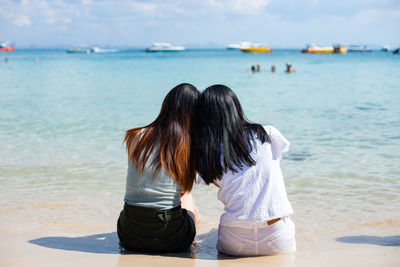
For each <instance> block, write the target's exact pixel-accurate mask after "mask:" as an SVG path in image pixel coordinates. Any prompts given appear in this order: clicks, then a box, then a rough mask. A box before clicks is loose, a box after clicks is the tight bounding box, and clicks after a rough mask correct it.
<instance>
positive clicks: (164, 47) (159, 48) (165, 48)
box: [146, 42, 185, 52]
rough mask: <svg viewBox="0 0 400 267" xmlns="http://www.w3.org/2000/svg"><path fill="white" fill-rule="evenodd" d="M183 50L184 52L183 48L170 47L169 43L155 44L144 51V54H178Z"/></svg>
mask: <svg viewBox="0 0 400 267" xmlns="http://www.w3.org/2000/svg"><path fill="white" fill-rule="evenodd" d="M183 50H185V47H184V46H172V45H171V44H169V43H161V42H155V43H153V44H152V45H151V46H150V47H149V48H147V49H146V52H178V51H183Z"/></svg>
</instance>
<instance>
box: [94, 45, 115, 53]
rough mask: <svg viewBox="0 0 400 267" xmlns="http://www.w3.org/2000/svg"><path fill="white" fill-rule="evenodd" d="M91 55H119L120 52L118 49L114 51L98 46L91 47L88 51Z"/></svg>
mask: <svg viewBox="0 0 400 267" xmlns="http://www.w3.org/2000/svg"><path fill="white" fill-rule="evenodd" d="M90 52H91V53H119V52H121V50H119V49H114V48H101V47H98V46H93V47H92V48H91V49H90Z"/></svg>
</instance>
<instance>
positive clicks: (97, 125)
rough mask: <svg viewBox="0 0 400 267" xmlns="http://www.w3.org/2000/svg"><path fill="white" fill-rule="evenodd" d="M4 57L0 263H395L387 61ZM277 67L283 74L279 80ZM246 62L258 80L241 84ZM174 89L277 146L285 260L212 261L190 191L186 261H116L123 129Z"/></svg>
mask: <svg viewBox="0 0 400 267" xmlns="http://www.w3.org/2000/svg"><path fill="white" fill-rule="evenodd" d="M0 56H1V58H0V62H4V56H3V55H0ZM7 58H8V63H7V64H0V195H1V196H2V198H1V199H0V238H1V239H0V240H1V241H0V253H1V256H0V266H71V265H73V266H155V265H165V266H173V265H174V266H225V265H229V266H236V265H245V264H246V265H250V266H265V265H268V266H387V267H391V266H400V256H399V255H400V208H399V207H400V167H399V166H400V164H399V163H400V151H399V150H398V149H397V148H398V147H400V135H399V133H400V120H399V118H400V106H399V105H398V103H399V102H400V90H399V84H400V76H398V75H397V74H398V73H399V71H400V63H399V61H398V57H395V56H394V55H392V54H385V53H382V52H379V51H374V52H371V53H368V54H347V55H333V54H332V55H304V54H300V53H299V51H297V50H296V51H295V50H281V51H279V50H277V51H276V50H275V51H274V52H273V53H271V54H263V55H253V54H241V53H240V52H239V53H238V52H237V51H226V50H223V49H214V50H192V51H191V50H188V51H185V52H182V53H179V54H146V53H144V52H141V51H133V52H129V53H128V52H127V53H120V54H115V55H85V54H84V55H70V54H66V53H65V51H63V50H21V51H15V52H13V53H12V54H7ZM36 59H37V60H36ZM287 61H290V63H291V64H292V66H293V68H294V69H296V73H292V74H287V73H285V72H284V66H285V63H286V62H287ZM256 64H260V65H261V71H260V72H259V73H255V74H253V73H249V68H250V66H251V65H256ZM271 65H275V66H276V67H277V71H276V72H275V73H271V72H270V66H271ZM181 82H190V83H192V84H194V85H195V86H197V87H198V89H199V90H203V89H204V88H206V87H207V86H209V85H211V84H216V83H222V84H226V85H228V86H229V87H231V88H232V89H233V90H234V91H235V92H236V93H237V95H238V97H239V99H240V101H241V103H242V105H243V109H244V112H245V114H246V116H247V117H248V118H249V120H251V121H254V122H258V123H261V124H263V125H267V124H269V125H273V126H275V127H277V128H278V129H279V130H280V131H281V132H282V133H283V135H284V136H285V137H286V138H287V139H288V140H289V141H290V142H291V146H290V150H289V152H288V153H286V154H284V156H283V159H282V162H281V167H282V172H283V176H284V179H285V184H286V189H287V192H288V198H289V200H290V202H291V204H292V206H293V208H294V211H295V213H294V214H293V215H292V216H291V218H292V220H293V221H294V223H295V225H296V239H297V252H296V253H295V254H293V255H277V256H271V257H249V258H233V257H228V256H224V255H218V252H217V250H216V248H215V244H216V240H217V227H218V222H219V216H220V215H221V214H222V212H223V206H222V204H221V203H220V202H219V201H218V199H217V188H215V187H207V186H203V185H195V187H194V190H193V196H194V200H195V202H196V204H197V206H198V208H199V211H200V213H201V216H202V218H201V221H200V224H199V226H198V229H197V231H198V233H197V237H196V245H194V246H193V248H192V252H191V253H189V252H188V253H180V254H166V255H145V254H134V253H133V254H126V253H124V252H121V251H120V249H119V246H118V237H117V235H116V221H117V218H118V216H119V212H120V211H121V209H122V207H123V195H124V189H125V188H124V187H125V177H126V168H127V159H126V152H125V149H124V146H123V144H122V141H123V137H124V131H125V130H127V129H129V128H132V127H136V126H141V125H146V124H148V123H150V122H151V121H152V120H153V119H154V118H155V117H156V115H157V113H158V112H159V109H160V105H161V101H162V99H163V97H164V96H165V94H166V93H167V92H168V91H169V90H170V89H171V88H172V87H174V86H175V85H177V84H179V83H181Z"/></svg>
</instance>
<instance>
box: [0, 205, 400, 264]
mask: <svg viewBox="0 0 400 267" xmlns="http://www.w3.org/2000/svg"><path fill="white" fill-rule="evenodd" d="M0 213H1V214H2V215H1V216H2V217H3V216H4V215H5V214H6V213H8V212H5V211H4V210H2V211H0ZM217 227H218V222H217V221H209V220H204V219H203V221H202V222H200V224H199V227H198V233H197V236H196V245H195V246H193V245H192V253H176V254H161V255H160V254H141V253H132V254H126V253H122V254H121V252H120V250H119V246H118V237H117V234H116V232H115V227H114V226H112V225H111V224H104V225H92V226H90V227H88V225H68V224H64V225H62V224H53V225H42V226H39V227H35V228H34V229H30V230H24V231H15V229H14V230H13V228H12V226H11V225H8V227H2V228H0V238H1V241H0V250H1V251H2V253H1V254H2V256H1V257H0V266H9V267H13V266H32V267H33V266H60V267H62V266H155V265H156V264H162V265H163V266H174V267H180V266H228V265H229V266H239V265H240V266H243V264H246V266H247V265H250V266H265V265H268V266H300V267H302V266H304V267H305V266H307V267H308V266H328V267H329V266H332V267H333V266H364V267H368V266H371V267H372V266H385V267H392V266H393V267H395V266H399V265H400V256H399V255H400V235H399V234H398V233H399V232H400V221H396V220H386V223H379V222H378V221H377V223H375V224H360V225H358V226H355V227H353V228H352V229H347V230H343V231H340V230H339V231H332V232H329V231H328V232H327V233H325V234H320V233H318V231H317V232H316V231H312V230H310V229H308V230H307V229H306V228H305V227H304V226H303V225H301V224H296V228H297V229H296V239H297V252H296V253H295V254H292V255H276V256H260V257H246V258H236V257H229V256H224V255H219V254H218V252H217V250H216V248H215V243H216V240H217Z"/></svg>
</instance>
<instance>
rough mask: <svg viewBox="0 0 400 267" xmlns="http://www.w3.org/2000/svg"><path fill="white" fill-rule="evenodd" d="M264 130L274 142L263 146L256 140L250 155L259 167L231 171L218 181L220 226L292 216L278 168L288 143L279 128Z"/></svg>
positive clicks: (246, 167) (268, 127) (266, 128)
mask: <svg viewBox="0 0 400 267" xmlns="http://www.w3.org/2000/svg"><path fill="white" fill-rule="evenodd" d="M264 128H265V130H266V131H267V133H268V135H269V137H270V140H271V141H270V142H264V143H263V144H262V143H261V142H260V140H258V139H257V138H255V142H254V144H253V146H254V147H253V149H252V152H251V153H250V154H251V157H252V158H253V159H254V161H255V162H256V164H255V165H253V166H244V167H243V169H242V170H238V172H232V171H228V172H226V173H224V175H223V177H222V180H220V181H218V183H219V185H220V190H219V192H218V199H219V200H220V201H221V202H222V203H224V205H225V213H224V214H223V215H222V216H221V220H220V223H221V224H225V225H243V224H247V223H248V222H260V221H266V220H271V219H275V218H280V217H285V216H288V215H289V214H291V213H293V209H292V206H291V205H290V203H289V200H288V199H287V194H286V190H285V185H284V181H283V176H282V172H281V169H280V166H279V161H280V158H281V155H282V152H285V151H287V150H288V148H289V142H288V141H287V140H286V139H285V137H284V136H283V135H282V134H281V133H280V132H279V131H278V130H277V129H276V128H274V127H272V126H266V127H264Z"/></svg>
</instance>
